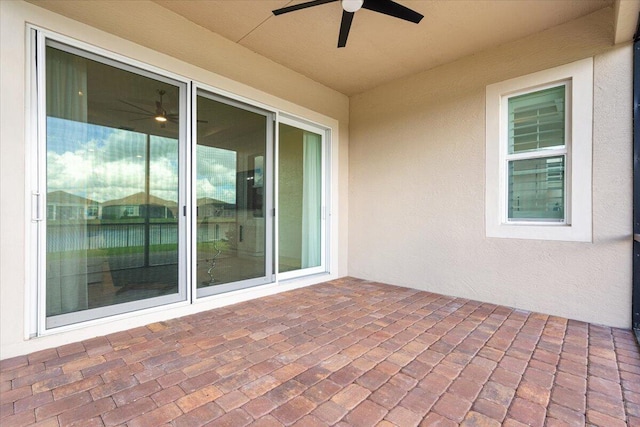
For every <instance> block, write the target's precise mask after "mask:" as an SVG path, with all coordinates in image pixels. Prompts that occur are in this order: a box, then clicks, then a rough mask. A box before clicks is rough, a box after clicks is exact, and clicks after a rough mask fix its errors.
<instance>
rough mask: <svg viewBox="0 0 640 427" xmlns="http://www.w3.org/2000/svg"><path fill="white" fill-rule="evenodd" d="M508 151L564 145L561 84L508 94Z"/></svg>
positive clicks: (512, 152)
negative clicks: (509, 96)
mask: <svg viewBox="0 0 640 427" xmlns="http://www.w3.org/2000/svg"><path fill="white" fill-rule="evenodd" d="M508 123H509V142H508V144H509V147H508V149H509V154H515V153H522V152H527V151H533V150H540V149H545V148H558V147H563V146H564V145H565V85H561V86H556V87H552V88H549V89H545V90H541V91H537V92H532V93H527V94H524V95H519V96H514V97H512V98H509V116H508Z"/></svg>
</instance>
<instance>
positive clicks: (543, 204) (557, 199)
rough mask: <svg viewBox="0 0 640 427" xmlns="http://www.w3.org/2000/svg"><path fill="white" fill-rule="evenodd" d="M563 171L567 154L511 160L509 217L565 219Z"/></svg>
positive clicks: (513, 218)
mask: <svg viewBox="0 0 640 427" xmlns="http://www.w3.org/2000/svg"><path fill="white" fill-rule="evenodd" d="M564 171H565V157H564V156H555V157H544V158H535V159H525V160H513V161H510V162H509V192H508V209H509V212H508V215H509V219H510V220H517V221H526V220H530V221H540V220H547V221H562V220H563V219H564V198H565V197H564V193H565V184H564V183H565V179H564Z"/></svg>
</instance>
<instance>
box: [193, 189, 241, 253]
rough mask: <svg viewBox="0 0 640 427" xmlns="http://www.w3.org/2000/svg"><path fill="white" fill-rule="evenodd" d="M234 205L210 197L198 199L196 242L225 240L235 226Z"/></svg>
mask: <svg viewBox="0 0 640 427" xmlns="http://www.w3.org/2000/svg"><path fill="white" fill-rule="evenodd" d="M235 217H236V205H234V204H231V203H226V202H223V201H220V200H218V199H214V198H211V197H201V198H199V199H198V221H199V223H198V241H199V242H213V241H216V240H227V239H228V238H229V234H230V233H231V230H232V229H233V228H234V226H235Z"/></svg>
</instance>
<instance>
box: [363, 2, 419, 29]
mask: <svg viewBox="0 0 640 427" xmlns="http://www.w3.org/2000/svg"><path fill="white" fill-rule="evenodd" d="M362 7H363V8H365V9H369V10H373V11H374V12H379V13H383V14H385V15H389V16H393V17H396V18H400V19H404V20H405V21H409V22H414V23H416V24H417V23H418V22H420V20H421V19H422V18H424V16H423V15H422V14H420V13H418V12H416V11H414V10H411V9H409V8H408V7H405V6H403V5H401V4H398V3H396V2H394V1H392V0H364V4H363V5H362Z"/></svg>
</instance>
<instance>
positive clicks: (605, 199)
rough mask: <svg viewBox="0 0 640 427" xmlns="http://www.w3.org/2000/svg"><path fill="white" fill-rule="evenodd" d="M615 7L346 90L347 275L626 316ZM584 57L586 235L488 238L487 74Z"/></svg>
mask: <svg viewBox="0 0 640 427" xmlns="http://www.w3.org/2000/svg"><path fill="white" fill-rule="evenodd" d="M612 13H613V11H612V10H611V9H604V10H602V11H600V12H597V13H595V14H592V15H590V16H588V17H585V18H583V19H580V20H578V21H574V22H571V23H569V24H566V25H563V26H560V27H555V28H552V29H549V30H547V31H545V32H543V33H540V34H537V35H535V36H532V37H529V38H526V39H523V40H520V41H517V42H514V43H510V44H507V45H503V46H501V47H499V48H496V49H493V50H490V51H487V52H482V53H479V54H476V55H473V56H471V57H467V58H464V59H462V60H460V61H457V62H455V63H451V64H448V65H445V66H442V67H439V68H437V69H433V70H430V71H427V72H424V73H422V74H419V75H416V76H413V77H410V78H406V79H403V80H399V81H395V82H393V83H391V84H388V85H385V86H383V87H379V88H376V89H374V90H371V91H369V92H366V93H363V94H361V95H358V96H355V97H352V99H351V105H350V111H351V116H350V124H351V126H350V146H349V149H350V152H349V156H350V168H349V170H350V177H349V178H350V182H349V274H350V275H352V276H357V277H362V278H367V279H372V280H378V281H382V282H388V283H393V284H398V285H405V286H409V287H414V288H418V289H424V290H428V291H433V292H437V293H442V294H447V295H453V296H461V297H466V298H471V299H476V300H481V301H489V302H492V303H497V304H505V305H508V306H512V307H517V308H520V309H526V310H534V311H540V312H543V313H549V314H554V315H560V316H565V317H568V318H572V319H578V320H584V321H590V322H596V323H602V324H606V325H612V326H618V327H625V328H628V327H630V326H631V249H632V247H631V236H632V230H631V225H632V222H631V213H632V206H631V203H632V183H631V178H632V160H631V158H632V154H631V149H632V133H631V126H632V105H631V104H632V48H631V45H630V44H625V45H622V46H611V44H612V43H611V41H612V40H613V38H612V28H611V26H610V22H611V16H612V15H611V14H612ZM587 57H594V116H593V242H592V243H570V242H552V241H539V240H518V239H499V238H487V237H485V218H484V216H485V200H484V197H485V88H486V85H488V84H491V83H495V82H499V81H502V80H506V79H509V78H513V77H517V76H521V75H525V74H529V73H532V72H535V71H539V70H544V69H547V68H550V67H554V66H557V65H561V64H566V63H569V62H572V61H576V60H579V59H583V58H587ZM578 185H579V183H578Z"/></svg>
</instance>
